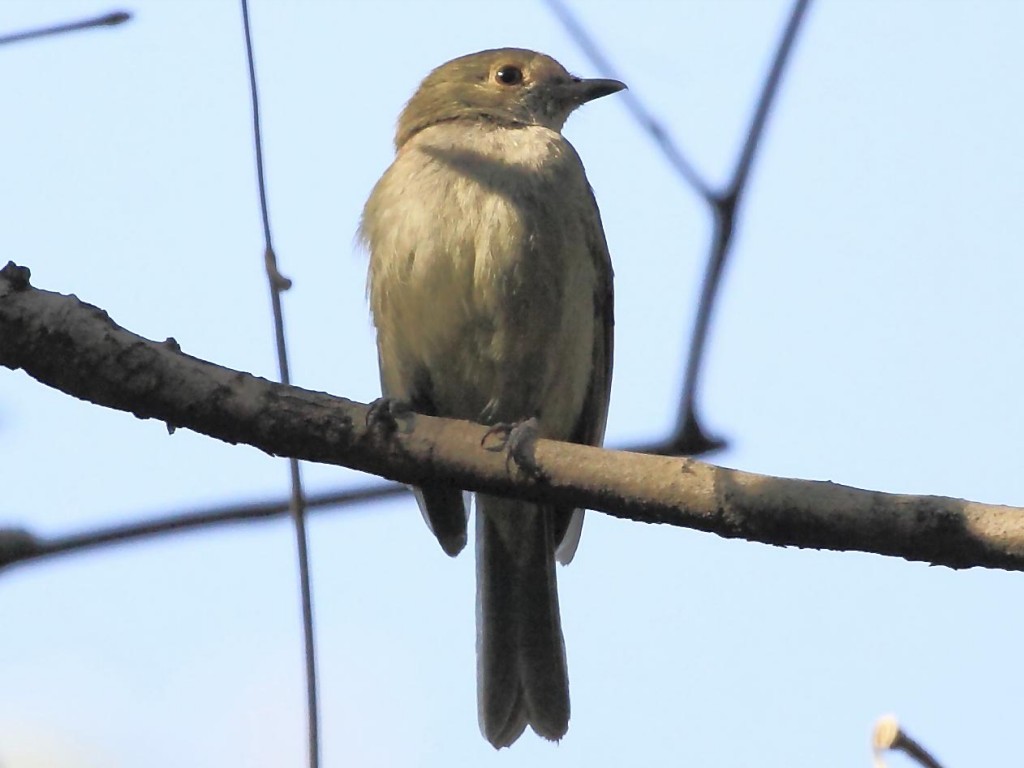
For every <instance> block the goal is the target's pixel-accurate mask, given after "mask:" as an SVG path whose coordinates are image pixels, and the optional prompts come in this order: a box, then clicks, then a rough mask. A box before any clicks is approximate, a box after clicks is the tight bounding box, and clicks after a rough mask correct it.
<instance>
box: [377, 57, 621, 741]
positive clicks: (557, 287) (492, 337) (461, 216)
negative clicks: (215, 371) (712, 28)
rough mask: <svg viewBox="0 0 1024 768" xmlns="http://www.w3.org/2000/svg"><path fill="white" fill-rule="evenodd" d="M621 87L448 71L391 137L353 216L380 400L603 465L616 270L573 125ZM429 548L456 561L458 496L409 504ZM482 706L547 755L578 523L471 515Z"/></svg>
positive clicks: (515, 509)
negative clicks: (526, 424) (569, 129)
mask: <svg viewBox="0 0 1024 768" xmlns="http://www.w3.org/2000/svg"><path fill="white" fill-rule="evenodd" d="M624 87H625V86H624V85H623V84H622V83H620V82H618V81H617V80H597V79H594V80H584V79H580V78H578V77H573V76H572V75H570V74H569V73H568V72H566V70H565V68H564V67H562V65H561V64H559V63H558V62H557V61H555V60H554V59H552V58H550V57H548V56H545V55H543V54H540V53H536V52H534V51H528V50H522V49H518V48H502V49H499V50H491V51H481V52H480V53H474V54H470V55H468V56H462V57H460V58H457V59H454V60H453V61H449V62H448V63H447V64H443V65H441V66H440V67H438V68H437V69H435V70H434V71H433V72H431V73H430V74H429V75H428V76H427V78H426V79H425V80H424V81H423V83H422V84H421V85H420V87H419V90H417V91H416V93H415V94H414V95H413V97H412V99H410V101H409V103H408V105H406V107H405V109H404V111H403V112H402V114H401V117H400V118H399V120H398V130H397V134H396V136H395V146H396V156H395V160H394V162H393V163H392V164H391V167H390V168H388V170H387V171H386V172H385V173H384V176H383V177H382V178H381V179H380V181H379V182H378V183H377V185H376V186H375V187H374V189H373V192H372V194H371V195H370V198H369V200H368V201H367V203H366V208H365V210H364V211H363V219H362V224H361V228H360V229H361V236H362V238H363V240H364V241H365V243H366V245H367V246H368V248H369V251H370V270H369V281H368V283H369V285H368V290H369V296H370V307H371V310H372V313H373V321H374V324H375V325H376V327H377V352H378V359H379V363H380V376H381V386H382V389H383V392H384V395H385V397H387V398H391V399H394V400H396V401H401V402H403V403H407V404H408V405H410V406H411V407H412V409H413V410H414V411H416V412H419V413H424V414H429V415H435V416H445V417H451V418H458V419H467V420H471V421H476V422H480V423H482V424H487V425H497V424H510V423H517V422H522V421H524V420H527V419H534V420H535V421H534V422H531V424H534V425H535V428H536V432H537V434H539V436H541V437H547V438H553V439H556V440H568V441H571V442H576V443H587V444H590V445H600V444H601V441H602V439H603V438H604V430H605V421H606V416H607V412H608V397H609V392H610V387H611V365H612V267H611V261H610V259H609V256H608V245H607V243H606V242H605V237H604V230H603V229H602V226H601V216H600V214H599V212H598V210H597V203H596V202H595V201H594V194H593V192H592V190H591V188H590V184H589V183H588V182H587V177H586V174H585V173H584V170H583V164H582V163H581V162H580V158H579V156H578V155H577V154H576V150H575V149H574V148H573V147H572V145H571V144H570V143H569V142H568V141H566V139H565V138H564V137H563V136H562V134H561V129H562V126H563V125H564V124H565V121H566V118H568V116H569V113H571V112H572V111H573V110H574V109H576V108H577V107H579V106H580V105H581V104H584V103H586V102H588V101H591V100H592V99H596V98H599V97H601V96H607V95H609V94H612V93H615V92H616V91H619V90H621V89H622V88H624ZM416 496H417V499H418V501H419V505H420V509H421V511H422V512H423V515H424V517H425V518H426V520H427V524H428V525H429V526H430V528H431V530H432V531H433V533H434V534H435V535H436V536H437V538H438V540H439V541H440V543H441V546H442V548H443V549H444V551H445V552H447V553H448V554H449V555H453V556H454V555H456V554H458V552H459V551H460V550H461V549H462V548H463V546H465V543H466V520H467V510H466V508H465V505H464V503H463V494H462V491H461V490H460V489H458V488H456V487H453V486H451V485H445V484H441V483H438V484H436V485H428V486H424V487H422V488H418V489H416ZM476 506H477V523H476V527H477V539H476V541H477V544H476V550H477V675H478V682H477V695H478V707H479V718H480V728H481V730H482V731H483V734H484V736H485V737H486V738H487V739H488V741H490V742H491V743H492V744H493V745H494V746H495V747H503V746H508V745H510V744H511V743H512V742H514V741H515V740H516V739H517V738H519V735H520V734H521V733H522V732H523V730H524V729H525V727H526V726H527V725H530V726H531V727H532V728H533V730H534V731H536V732H537V733H538V734H540V735H541V736H543V737H545V738H547V739H560V738H561V737H562V736H564V735H565V732H566V729H567V728H568V725H569V679H568V674H567V671H566V662H565V643H564V640H563V638H562V628H561V621H560V618H559V612H558V592H557V585H556V581H555V558H556V551H557V556H558V559H559V560H560V561H561V562H563V563H564V562H568V561H569V560H571V559H572V556H573V554H574V553H575V550H576V545H577V543H578V542H579V536H580V530H581V526H582V524H583V513H582V510H572V509H564V508H559V507H554V506H538V505H536V504H531V503H527V502H523V501H518V500H513V499H504V498H498V497H494V496H486V495H479V496H478V497H477V504H476Z"/></svg>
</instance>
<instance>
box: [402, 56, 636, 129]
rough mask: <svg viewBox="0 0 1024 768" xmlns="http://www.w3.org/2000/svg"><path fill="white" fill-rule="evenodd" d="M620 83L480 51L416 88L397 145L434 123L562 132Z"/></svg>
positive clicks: (546, 62)
mask: <svg viewBox="0 0 1024 768" xmlns="http://www.w3.org/2000/svg"><path fill="white" fill-rule="evenodd" d="M625 87H626V86H625V84H623V83H620V82H619V81H618V80H605V79H589V80H587V79H582V78H579V77H574V76H573V75H570V74H569V73H568V72H567V71H566V69H565V67H563V66H562V65H561V64H559V63H558V62H557V61H555V60H554V59H552V58H551V57H550V56H545V55H544V54H543V53H537V52H536V51H529V50H525V49H522V48H498V49H495V50H491V51H480V52H479V53H471V54H469V55H467V56H460V57H459V58H457V59H452V60H451V61H449V62H447V63H445V64H442V65H441V66H440V67H438V68H437V69H435V70H434V71H433V72H431V73H430V74H429V75H427V77H426V79H424V81H423V82H422V83H421V84H420V87H419V89H418V90H417V91H416V93H415V94H413V97H412V98H411V99H410V100H409V103H408V104H407V105H406V107H405V109H404V110H402V114H401V116H400V117H399V119H398V131H397V133H396V135H395V145H396V146H397V147H401V146H402V145H403V144H404V143H405V142H406V141H407V140H408V139H409V138H410V137H411V136H413V135H414V134H415V133H417V132H418V131H421V130H423V129H424V128H426V127H428V126H431V125H435V124H437V123H444V122H450V121H455V120H473V121H477V122H492V123H494V124H497V125H508V126H510V127H515V126H524V125H542V126H544V127H547V128H551V129H552V130H555V131H560V130H561V129H562V126H563V125H564V124H565V121H566V118H568V117H569V114H570V113H571V112H572V111H573V110H574V109H576V107H578V106H580V105H581V104H585V103H586V102H588V101H591V100H593V99H597V98H600V97H601V96H608V95H609V94H612V93H616V92H618V91H621V90H622V89H623V88H625Z"/></svg>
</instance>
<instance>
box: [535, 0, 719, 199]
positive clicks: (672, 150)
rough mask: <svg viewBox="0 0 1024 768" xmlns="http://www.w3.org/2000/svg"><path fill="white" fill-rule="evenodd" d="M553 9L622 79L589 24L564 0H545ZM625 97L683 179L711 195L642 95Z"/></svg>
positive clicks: (604, 67)
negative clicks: (592, 34)
mask: <svg viewBox="0 0 1024 768" xmlns="http://www.w3.org/2000/svg"><path fill="white" fill-rule="evenodd" d="M545 2H547V4H548V7H549V8H550V9H551V11H552V13H554V14H555V16H557V17H558V20H559V21H560V22H562V26H563V27H565V30H566V32H568V33H569V36H570V37H571V38H572V39H573V40H574V41H575V42H576V45H578V46H579V47H580V50H582V51H583V54H584V55H585V56H586V57H587V58H588V59H590V61H591V62H592V63H593V65H594V66H595V67H597V70H598V72H599V73H600V74H601V75H603V76H604V77H612V78H615V79H616V80H621V79H622V78H621V77H620V76H619V74H618V72H617V71H616V70H615V67H614V66H612V63H611V61H610V60H609V58H608V57H607V56H606V55H605V54H604V51H602V50H601V46H599V45H598V44H597V41H596V40H594V38H593V37H591V35H590V33H589V32H587V30H586V28H585V27H584V26H583V24H582V23H581V22H580V20H579V18H578V17H577V16H576V15H575V14H574V13H573V12H572V11H571V10H569V7H568V6H567V5H566V4H565V3H564V2H562V0H545ZM618 98H620V99H621V100H623V103H624V104H625V105H626V108H627V109H628V110H629V111H630V113H631V114H632V115H633V119H635V120H636V121H637V123H639V124H640V127H641V128H643V130H645V131H646V132H647V134H648V135H649V136H650V137H651V139H652V140H653V141H654V143H655V144H657V145H658V147H659V148H660V149H661V151H662V153H663V154H664V155H665V159H666V160H668V161H669V164H670V165H671V166H672V167H673V168H675V170H676V172H677V173H678V174H679V175H680V176H682V177H683V179H684V180H685V181H686V182H687V183H688V184H689V185H690V186H691V187H693V188H694V189H695V190H696V191H697V193H698V194H700V196H701V197H703V198H704V199H706V200H709V201H710V199H711V197H712V191H711V188H710V187H709V186H708V184H707V182H706V181H704V179H702V178H701V176H700V174H699V173H697V170H696V169H695V168H694V167H693V164H692V163H690V161H689V160H687V159H686V156H685V155H684V154H683V151H682V150H681V149H680V148H679V146H678V145H677V144H676V142H675V139H673V138H672V136H671V134H670V133H669V132H668V130H667V129H666V128H665V126H664V125H663V124H662V123H661V121H659V120H658V119H657V118H656V117H655V116H654V114H653V113H652V112H651V111H650V110H649V109H648V108H647V106H646V105H645V104H644V103H643V101H642V100H641V99H640V97H639V96H637V95H636V91H634V90H627V91H623V92H622V93H621V94H620V95H619V97H618Z"/></svg>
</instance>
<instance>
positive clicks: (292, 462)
mask: <svg viewBox="0 0 1024 768" xmlns="http://www.w3.org/2000/svg"><path fill="white" fill-rule="evenodd" d="M241 2H242V26H243V27H244V29H245V54H246V59H247V61H248V64H249V93H250V94H251V96H252V129H253V144H254V149H255V154H256V176H257V181H258V186H259V193H260V215H261V217H262V222H263V240H264V246H265V247H264V266H265V268H266V272H267V282H268V283H269V285H270V300H271V305H272V307H273V313H274V338H275V341H276V348H277V364H278V371H279V373H280V378H281V383H282V384H289V383H291V376H290V374H289V370H288V345H287V340H286V339H285V333H284V312H283V310H282V307H281V293H282V291H285V290H287V289H288V288H290V287H291V281H290V280H288V279H287V278H285V277H284V276H283V275H282V274H281V272H280V271H279V270H278V267H277V256H276V255H275V253H274V246H273V242H272V240H271V236H270V214H269V211H268V210H267V186H266V178H265V176H264V173H263V139H262V137H261V135H260V105H259V94H258V92H257V88H256V62H255V59H254V57H253V52H252V30H251V27H250V24H249V3H248V0H241ZM288 469H289V475H290V480H291V500H290V504H289V507H290V510H291V515H292V520H293V522H294V526H295V544H296V550H297V555H298V562H299V592H300V597H301V602H302V634H303V640H304V646H305V660H306V710H307V712H306V716H307V723H308V741H309V743H308V751H309V765H310V768H317V767H318V766H319V765H320V737H319V730H320V729H319V722H320V717H319V707H318V705H317V684H316V645H315V640H316V638H315V634H314V630H313V596H312V585H311V581H310V575H309V541H308V536H307V533H306V501H305V498H304V494H303V490H302V472H301V468H300V467H299V462H298V460H297V459H295V458H294V457H292V458H289V459H288Z"/></svg>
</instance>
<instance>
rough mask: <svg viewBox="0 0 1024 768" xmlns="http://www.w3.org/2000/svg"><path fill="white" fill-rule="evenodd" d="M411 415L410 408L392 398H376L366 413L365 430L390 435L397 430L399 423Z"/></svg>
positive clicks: (405, 403) (407, 404)
mask: <svg viewBox="0 0 1024 768" xmlns="http://www.w3.org/2000/svg"><path fill="white" fill-rule="evenodd" d="M411 415H412V406H411V405H409V403H407V402H405V401H404V400H397V399H395V398H393V397H378V398H377V399H376V400H374V401H373V402H372V403H370V407H369V409H368V410H367V411H366V428H367V429H371V430H377V431H380V432H384V433H386V434H391V433H393V432H397V431H398V430H399V423H398V422H399V421H400V420H402V419H406V418H408V417H409V416H411Z"/></svg>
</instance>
